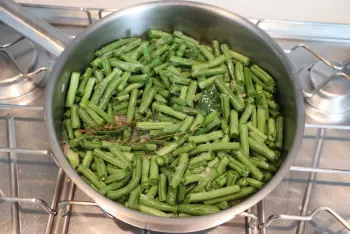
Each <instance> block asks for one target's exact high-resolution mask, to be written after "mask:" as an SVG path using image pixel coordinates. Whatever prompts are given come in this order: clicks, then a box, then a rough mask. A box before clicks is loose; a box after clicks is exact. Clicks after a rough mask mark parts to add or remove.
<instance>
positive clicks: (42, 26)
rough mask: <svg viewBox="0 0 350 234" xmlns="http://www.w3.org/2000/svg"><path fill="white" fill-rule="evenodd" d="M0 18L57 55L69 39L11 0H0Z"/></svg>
mask: <svg viewBox="0 0 350 234" xmlns="http://www.w3.org/2000/svg"><path fill="white" fill-rule="evenodd" d="M0 20H1V21H2V22H4V23H5V24H7V25H9V26H10V27H12V28H14V29H15V30H17V31H18V32H20V33H21V34H23V35H24V36H25V37H27V38H29V39H30V40H32V41H34V42H36V43H37V44H39V45H41V46H42V47H44V48H45V49H46V50H47V51H48V52H50V53H51V54H53V55H55V56H57V57H58V56H59V55H60V54H61V53H62V51H63V50H64V48H65V46H66V45H67V44H68V43H69V42H70V41H71V39H70V38H69V37H68V36H67V35H65V34H64V33H62V32H61V31H59V30H57V29H56V28H55V27H53V26H51V25H50V24H49V23H47V22H45V21H44V20H42V19H40V18H38V17H37V16H35V15H34V14H32V13H31V12H29V11H27V10H26V9H25V8H24V7H22V6H21V5H20V4H18V3H16V2H14V1H12V0H1V1H0Z"/></svg>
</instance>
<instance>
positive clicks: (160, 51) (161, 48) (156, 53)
mask: <svg viewBox="0 0 350 234" xmlns="http://www.w3.org/2000/svg"><path fill="white" fill-rule="evenodd" d="M168 49H169V45H166V44H165V45H162V46H159V47H157V49H155V50H154V51H153V52H152V53H151V58H152V59H155V58H157V57H159V56H161V55H162V54H164V53H165V52H166V51H168Z"/></svg>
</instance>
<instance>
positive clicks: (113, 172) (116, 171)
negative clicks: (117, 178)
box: [106, 165, 129, 175]
mask: <svg viewBox="0 0 350 234" xmlns="http://www.w3.org/2000/svg"><path fill="white" fill-rule="evenodd" d="M106 168H107V173H108V174H109V175H116V174H121V173H126V172H127V171H126V170H124V169H118V168H117V167H114V166H111V165H107V166H106ZM126 175H129V173H126Z"/></svg>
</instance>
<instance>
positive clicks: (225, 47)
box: [220, 44, 241, 84]
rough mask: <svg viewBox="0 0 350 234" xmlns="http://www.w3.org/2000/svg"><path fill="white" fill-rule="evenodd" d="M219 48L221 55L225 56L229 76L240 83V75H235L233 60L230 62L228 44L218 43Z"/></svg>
mask: <svg viewBox="0 0 350 234" xmlns="http://www.w3.org/2000/svg"><path fill="white" fill-rule="evenodd" d="M220 49H221V52H222V53H223V55H224V56H225V59H226V65H227V70H228V72H229V74H230V76H231V78H232V79H236V81H237V83H238V84H240V83H241V80H240V77H235V68H234V66H233V62H232V59H231V55H230V52H229V48H228V45H227V44H222V45H220Z"/></svg>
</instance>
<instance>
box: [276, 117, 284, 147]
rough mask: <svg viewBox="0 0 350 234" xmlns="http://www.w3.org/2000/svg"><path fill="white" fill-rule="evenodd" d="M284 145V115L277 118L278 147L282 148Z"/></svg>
mask: <svg viewBox="0 0 350 234" xmlns="http://www.w3.org/2000/svg"><path fill="white" fill-rule="evenodd" d="M282 146H283V117H282V116H279V117H277V118H276V147H277V148H279V149H280V148H282Z"/></svg>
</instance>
